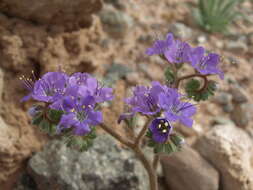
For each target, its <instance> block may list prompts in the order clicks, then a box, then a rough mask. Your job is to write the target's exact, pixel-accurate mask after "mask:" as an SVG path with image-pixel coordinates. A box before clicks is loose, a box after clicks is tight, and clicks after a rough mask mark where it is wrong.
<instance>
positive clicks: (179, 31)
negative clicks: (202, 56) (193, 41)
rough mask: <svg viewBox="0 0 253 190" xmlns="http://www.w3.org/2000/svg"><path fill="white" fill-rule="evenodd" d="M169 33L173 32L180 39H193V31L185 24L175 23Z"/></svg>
mask: <svg viewBox="0 0 253 190" xmlns="http://www.w3.org/2000/svg"><path fill="white" fill-rule="evenodd" d="M169 32H172V33H173V34H174V35H175V36H176V37H178V38H180V39H189V38H191V37H192V33H193V32H192V29H191V28H190V27H188V26H186V25H185V24H183V23H179V22H176V23H173V24H172V25H171V26H170V29H169Z"/></svg>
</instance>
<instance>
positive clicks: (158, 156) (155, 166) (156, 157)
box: [153, 153, 160, 171]
mask: <svg viewBox="0 0 253 190" xmlns="http://www.w3.org/2000/svg"><path fill="white" fill-rule="evenodd" d="M159 161H160V154H159V153H157V154H156V155H155V157H154V160H153V168H154V170H155V171H156V170H157V167H158V164H159Z"/></svg>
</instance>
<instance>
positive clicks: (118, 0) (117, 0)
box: [104, 0, 125, 9]
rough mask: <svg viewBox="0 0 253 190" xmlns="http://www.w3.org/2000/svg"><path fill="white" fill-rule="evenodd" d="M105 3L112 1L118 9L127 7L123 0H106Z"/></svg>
mask: <svg viewBox="0 0 253 190" xmlns="http://www.w3.org/2000/svg"><path fill="white" fill-rule="evenodd" d="M104 2H105V3H110V4H112V5H113V6H114V7H115V8H118V9H125V5H124V4H123V2H122V1H121V0H105V1H104Z"/></svg>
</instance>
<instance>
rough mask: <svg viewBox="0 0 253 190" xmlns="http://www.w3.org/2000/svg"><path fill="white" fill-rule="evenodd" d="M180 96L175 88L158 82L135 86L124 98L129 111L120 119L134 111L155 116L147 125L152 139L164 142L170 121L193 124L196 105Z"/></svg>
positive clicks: (134, 112) (169, 130)
mask: <svg viewBox="0 0 253 190" xmlns="http://www.w3.org/2000/svg"><path fill="white" fill-rule="evenodd" d="M182 98H183V96H182V95H181V94H180V93H178V91H177V90H176V89H173V88H169V87H167V86H166V85H161V84H160V83H159V82H152V86H151V87H145V86H137V87H135V89H134V91H133V96H132V97H130V98H127V99H126V100H125V102H126V103H127V104H128V105H129V106H130V112H129V113H127V114H123V115H122V116H121V117H120V120H123V119H126V118H127V117H132V116H133V115H135V114H136V113H141V114H144V115H149V116H150V115H152V116H154V117H156V119H155V120H153V122H152V123H151V125H150V127H149V128H150V130H151V132H152V133H153V139H154V140H155V141H157V142H160V143H161V142H165V141H166V140H167V138H168V135H169V134H170V132H171V130H172V126H171V124H170V122H176V121H179V122H180V123H182V124H183V125H185V126H187V127H191V126H192V124H193V120H192V118H191V117H192V116H193V115H194V114H195V113H196V107H195V106H194V105H193V104H191V103H189V102H185V101H182ZM161 117H162V118H161ZM161 122H162V123H161ZM163 123H164V124H163ZM161 126H162V127H161ZM158 137H160V139H159V138H158ZM165 137H167V138H165Z"/></svg>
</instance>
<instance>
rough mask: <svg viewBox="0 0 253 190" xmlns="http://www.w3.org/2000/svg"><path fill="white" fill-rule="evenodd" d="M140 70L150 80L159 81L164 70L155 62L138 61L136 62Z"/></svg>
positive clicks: (162, 77) (162, 76)
mask: <svg viewBox="0 0 253 190" xmlns="http://www.w3.org/2000/svg"><path fill="white" fill-rule="evenodd" d="M138 66H139V69H140V71H142V72H143V73H144V74H145V75H146V76H147V77H148V78H149V79H150V80H157V81H161V80H163V79H164V75H163V74H164V71H163V70H162V68H161V67H157V65H155V64H149V65H147V64H146V63H140V64H138Z"/></svg>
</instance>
